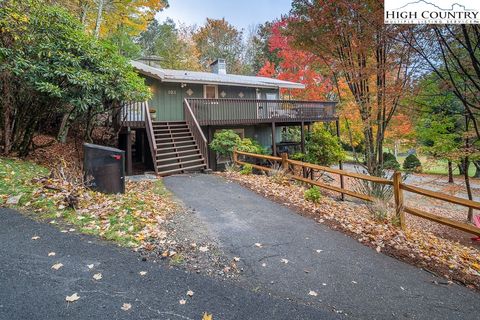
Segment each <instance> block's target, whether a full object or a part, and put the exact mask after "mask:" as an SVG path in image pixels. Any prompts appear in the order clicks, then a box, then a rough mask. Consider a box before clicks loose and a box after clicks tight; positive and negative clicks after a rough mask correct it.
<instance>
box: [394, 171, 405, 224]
mask: <svg viewBox="0 0 480 320" xmlns="http://www.w3.org/2000/svg"><path fill="white" fill-rule="evenodd" d="M401 183H402V174H401V173H400V172H399V171H395V172H394V174H393V194H394V196H395V214H396V216H397V218H398V219H399V221H400V227H401V228H402V230H405V212H404V211H403V191H402V189H401Z"/></svg>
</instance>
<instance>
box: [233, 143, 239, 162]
mask: <svg viewBox="0 0 480 320" xmlns="http://www.w3.org/2000/svg"><path fill="white" fill-rule="evenodd" d="M237 162H238V153H237V147H234V148H233V164H237Z"/></svg>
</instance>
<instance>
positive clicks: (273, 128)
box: [272, 122, 277, 157]
mask: <svg viewBox="0 0 480 320" xmlns="http://www.w3.org/2000/svg"><path fill="white" fill-rule="evenodd" d="M275 138H276V137H275V122H272V155H273V156H274V157H275V156H276V155H277V142H276V139H275Z"/></svg>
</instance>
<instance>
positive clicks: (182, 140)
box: [155, 136, 193, 142]
mask: <svg viewBox="0 0 480 320" xmlns="http://www.w3.org/2000/svg"><path fill="white" fill-rule="evenodd" d="M188 140H193V137H192V136H186V137H173V138H172V137H169V138H155V141H173V142H185V141H188Z"/></svg>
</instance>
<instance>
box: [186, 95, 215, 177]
mask: <svg viewBox="0 0 480 320" xmlns="http://www.w3.org/2000/svg"><path fill="white" fill-rule="evenodd" d="M183 106H184V108H183V110H184V113H185V121H186V122H187V125H188V127H189V128H190V130H192V134H193V137H194V138H195V142H196V143H197V145H198V148H199V149H200V153H201V154H202V156H203V159H204V160H205V164H206V165H207V169H208V168H209V167H210V166H209V163H208V142H207V138H205V135H204V134H203V131H202V128H201V127H200V124H199V123H198V121H197V118H196V117H195V114H194V113H193V111H192V108H191V107H190V104H189V103H188V101H187V99H186V98H185V99H183Z"/></svg>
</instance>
